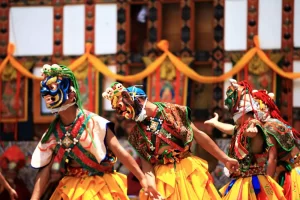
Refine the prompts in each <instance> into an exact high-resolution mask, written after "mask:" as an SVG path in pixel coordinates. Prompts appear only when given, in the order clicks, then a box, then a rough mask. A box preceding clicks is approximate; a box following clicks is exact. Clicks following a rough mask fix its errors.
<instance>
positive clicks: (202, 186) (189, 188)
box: [140, 156, 221, 200]
mask: <svg viewBox="0 0 300 200" xmlns="http://www.w3.org/2000/svg"><path fill="white" fill-rule="evenodd" d="M154 173H155V176H156V187H157V190H158V192H159V193H160V194H161V195H162V197H164V198H165V199H168V200H219V199H221V198H220V195H219V193H218V191H217V190H216V188H215V187H214V185H213V181H212V177H211V176H210V174H209V172H208V164H207V162H206V161H204V160H202V159H200V158H198V157H196V156H190V157H187V158H184V159H182V160H181V161H180V162H179V163H176V165H175V166H174V164H167V165H157V166H155V167H154ZM140 200H150V197H149V196H146V195H145V194H144V192H143V191H142V190H141V192H140Z"/></svg>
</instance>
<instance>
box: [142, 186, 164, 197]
mask: <svg viewBox="0 0 300 200" xmlns="http://www.w3.org/2000/svg"><path fill="white" fill-rule="evenodd" d="M147 186H148V187H147V188H146V187H143V190H144V193H145V195H147V196H150V198H151V199H153V200H163V199H164V198H163V197H162V196H161V195H160V194H159V192H158V191H157V190H156V185H155V184H149V185H147Z"/></svg>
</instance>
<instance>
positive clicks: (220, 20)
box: [211, 0, 225, 109]
mask: <svg viewBox="0 0 300 200" xmlns="http://www.w3.org/2000/svg"><path fill="white" fill-rule="evenodd" d="M224 6H225V4H224V0H214V10H215V15H214V49H213V51H212V55H211V57H212V63H213V66H212V70H213V75H214V76H220V75H221V74H223V73H224V72H223V65H224V54H225V53H224V10H225V9H224ZM223 101H224V97H223V83H216V84H213V100H212V108H213V109H215V108H217V107H219V108H222V107H223V105H224V102H223Z"/></svg>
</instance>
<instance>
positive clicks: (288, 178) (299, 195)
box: [283, 167, 300, 200]
mask: <svg viewBox="0 0 300 200" xmlns="http://www.w3.org/2000/svg"><path fill="white" fill-rule="evenodd" d="M283 189H284V195H285V197H286V199H287V200H294V199H295V200H298V199H300V167H295V168H293V169H292V170H291V171H290V172H286V173H285V181H284V185H283Z"/></svg>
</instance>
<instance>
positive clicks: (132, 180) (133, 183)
mask: <svg viewBox="0 0 300 200" xmlns="http://www.w3.org/2000/svg"><path fill="white" fill-rule="evenodd" d="M136 162H137V163H138V164H139V165H141V160H140V158H138V159H136ZM127 185H128V189H127V194H128V195H136V196H138V195H139V193H140V190H141V189H142V186H141V185H140V182H139V180H138V179H137V178H136V177H135V176H134V175H133V173H131V172H130V173H129V174H128V176H127Z"/></svg>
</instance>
